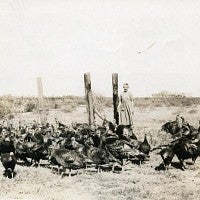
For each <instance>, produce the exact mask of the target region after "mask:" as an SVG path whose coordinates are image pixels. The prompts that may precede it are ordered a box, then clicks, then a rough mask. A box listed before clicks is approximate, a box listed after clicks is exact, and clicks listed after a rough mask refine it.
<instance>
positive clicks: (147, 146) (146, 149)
mask: <svg viewBox="0 0 200 200" xmlns="http://www.w3.org/2000/svg"><path fill="white" fill-rule="evenodd" d="M150 149H151V146H150V144H149V142H148V140H147V135H146V134H145V136H144V141H143V142H142V143H141V144H140V146H139V148H138V150H139V151H141V152H142V153H144V154H146V155H149V152H150Z"/></svg>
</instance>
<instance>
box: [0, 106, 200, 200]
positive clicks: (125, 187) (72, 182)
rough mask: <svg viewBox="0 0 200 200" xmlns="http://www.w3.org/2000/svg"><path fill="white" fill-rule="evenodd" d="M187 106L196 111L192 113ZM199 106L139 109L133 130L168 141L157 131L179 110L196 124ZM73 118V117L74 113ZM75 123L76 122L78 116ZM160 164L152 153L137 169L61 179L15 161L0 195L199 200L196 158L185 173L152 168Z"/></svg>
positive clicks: (199, 174)
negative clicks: (14, 166) (14, 170)
mask: <svg viewBox="0 0 200 200" xmlns="http://www.w3.org/2000/svg"><path fill="white" fill-rule="evenodd" d="M190 110H196V112H195V113H193V114H190ZM198 110H199V108H198V107H195V108H191V107H188V108H184V109H183V108H148V109H138V110H136V116H135V133H136V135H137V136H138V138H139V139H140V140H142V139H143V136H144V133H147V137H148V139H149V140H150V142H151V144H152V145H153V146H155V145H157V144H160V143H163V142H164V140H166V139H168V135H166V134H164V133H158V130H159V128H160V126H161V125H162V124H163V123H164V122H165V121H167V120H169V119H174V118H175V115H176V114H177V113H179V112H180V113H181V114H182V115H184V116H185V118H186V120H187V121H189V122H190V123H191V124H192V125H194V126H197V124H198V120H199V119H198V116H199V114H200V113H199V111H198ZM111 114H112V113H111ZM71 116H73V117H72V120H74V119H75V116H76V112H75V113H72V115H71ZM80 116H81V117H82V119H81V121H83V120H85V115H84V113H82V115H79V117H80ZM26 117H27V116H26ZM66 118H68V116H67V117H66ZM66 118H65V119H66ZM108 118H109V117H108ZM76 121H80V120H79V119H78V118H77V120H76ZM174 161H176V159H175V160H174ZM160 162H161V158H160V156H159V155H157V152H154V153H152V154H151V158H150V161H148V162H146V163H145V164H143V165H142V166H141V167H139V166H137V165H127V166H126V167H125V171H123V172H122V173H120V174H115V173H112V172H108V173H107V172H103V173H100V174H97V173H85V172H81V171H80V174H78V175H76V176H72V177H68V176H65V177H63V178H62V179H60V178H59V176H58V175H57V174H56V173H52V172H51V170H50V169H49V168H44V167H39V168H36V167H24V166H20V165H17V166H16V173H17V174H16V177H15V178H14V179H13V180H9V179H7V178H5V177H3V176H2V175H1V176H0V199H2V200H6V199H20V200H21V199H27V200H28V199H34V200H36V199H39V200H40V199H44V200H47V199H48V200H49V199H50V200H54V199H55V200H59V199H62V200H63V199H69V200H73V199H74V200H75V199H76V200H79V199H80V200H85V199H87V200H96V199H97V200H98V199H100V200H101V199H102V200H103V199H109V200H110V199H111V200H114V199H123V200H124V199H130V200H131V199H134V200H135V199H136V200H137V199H138V200H139V199H152V200H153V199H155V200H156V199H167V200H168V199H169V200H172V199H177V200H178V199H200V186H199V185H200V158H198V159H197V162H196V164H195V165H188V169H187V170H186V171H181V170H180V169H176V168H174V167H171V168H170V169H169V171H166V172H165V171H156V170H155V167H156V166H158V165H159V164H160ZM0 174H3V167H2V166H1V165H0Z"/></svg>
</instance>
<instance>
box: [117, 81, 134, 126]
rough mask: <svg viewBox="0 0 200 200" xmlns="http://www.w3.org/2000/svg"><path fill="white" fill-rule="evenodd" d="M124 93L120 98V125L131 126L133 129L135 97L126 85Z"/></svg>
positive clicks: (126, 84)
mask: <svg viewBox="0 0 200 200" xmlns="http://www.w3.org/2000/svg"><path fill="white" fill-rule="evenodd" d="M123 89H124V91H123V92H122V93H121V95H120V97H119V105H118V108H117V110H118V112H119V124H123V125H131V127H132V128H133V114H134V111H133V95H132V94H131V92H129V91H128V89H129V85H128V83H125V84H124V85H123Z"/></svg>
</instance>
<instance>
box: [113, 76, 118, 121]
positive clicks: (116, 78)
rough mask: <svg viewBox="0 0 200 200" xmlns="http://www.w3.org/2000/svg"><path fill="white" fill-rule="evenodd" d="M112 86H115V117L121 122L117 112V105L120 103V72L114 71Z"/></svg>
mask: <svg viewBox="0 0 200 200" xmlns="http://www.w3.org/2000/svg"><path fill="white" fill-rule="evenodd" d="M112 86H113V108H114V119H115V121H116V123H117V125H118V124H119V113H118V112H117V106H118V103H119V97H118V74H117V73H113V74H112Z"/></svg>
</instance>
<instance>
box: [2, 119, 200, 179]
mask: <svg viewBox="0 0 200 200" xmlns="http://www.w3.org/2000/svg"><path fill="white" fill-rule="evenodd" d="M162 131H165V132H166V133H169V134H171V135H172V137H174V140H173V141H171V142H170V143H168V144H165V145H160V146H157V147H154V148H151V146H150V144H149V141H148V137H147V135H146V134H145V135H144V140H143V141H139V140H138V139H137V137H136V135H135V134H134V133H133V130H132V127H131V126H128V125H122V124H121V125H116V124H114V123H112V122H110V121H107V120H104V121H103V123H102V125H97V124H96V123H95V124H93V125H92V126H89V125H88V124H86V123H71V124H70V125H65V124H62V123H60V122H59V121H58V120H57V119H55V124H54V125H53V124H50V123H46V124H43V125H40V124H38V123H37V122H36V121H35V120H34V121H33V123H31V124H29V125H28V124H25V123H24V124H23V125H22V123H21V122H19V125H18V126H17V127H14V126H13V124H12V123H7V125H5V124H1V125H0V133H1V134H0V156H1V162H2V165H3V167H4V168H5V171H4V175H5V176H6V177H9V178H13V177H14V176H15V166H16V164H23V165H26V166H40V164H41V161H45V160H46V163H47V164H46V165H48V167H50V168H51V169H54V168H56V169H57V172H58V174H60V176H61V177H62V175H63V173H65V171H66V170H67V169H68V171H69V174H70V172H71V171H72V170H79V169H83V170H85V171H87V170H88V169H90V168H94V169H95V170H96V171H98V172H100V171H113V172H116V173H117V172H121V171H123V167H124V166H125V165H126V164H127V163H129V164H138V165H140V166H141V165H142V164H143V163H144V162H146V161H149V158H150V153H151V152H153V151H155V150H158V149H160V153H159V154H160V157H161V162H162V163H161V164H160V166H158V167H156V168H155V169H156V170H159V169H161V168H163V169H168V168H169V166H170V165H171V163H172V161H173V158H174V156H175V155H176V156H177V158H178V159H179V161H180V166H181V167H180V168H181V169H182V170H184V169H185V168H186V165H185V162H184V161H185V160H186V159H192V161H193V163H194V162H195V161H196V159H197V157H198V156H199V155H200V141H199V133H200V129H195V128H194V127H193V126H191V125H190V124H189V123H186V122H184V123H183V125H182V126H181V128H180V127H179V126H178V124H177V123H176V121H171V122H167V123H166V124H164V125H163V126H162Z"/></svg>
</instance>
